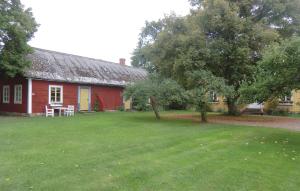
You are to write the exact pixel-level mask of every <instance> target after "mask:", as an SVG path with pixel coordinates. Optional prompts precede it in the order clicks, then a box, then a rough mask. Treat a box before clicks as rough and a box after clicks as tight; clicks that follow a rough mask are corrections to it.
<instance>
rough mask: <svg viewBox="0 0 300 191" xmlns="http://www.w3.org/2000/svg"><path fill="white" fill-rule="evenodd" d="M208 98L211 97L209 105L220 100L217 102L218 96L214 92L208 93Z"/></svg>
mask: <svg viewBox="0 0 300 191" xmlns="http://www.w3.org/2000/svg"><path fill="white" fill-rule="evenodd" d="M210 96H211V103H218V102H219V101H220V100H219V97H218V94H217V93H216V92H214V91H212V92H211V93H210ZM215 96H216V98H217V99H216V100H214V97H215Z"/></svg>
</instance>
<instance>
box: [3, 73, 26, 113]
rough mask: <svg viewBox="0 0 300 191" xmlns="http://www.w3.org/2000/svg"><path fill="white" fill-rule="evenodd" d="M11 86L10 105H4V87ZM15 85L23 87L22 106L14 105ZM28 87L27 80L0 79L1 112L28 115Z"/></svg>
mask: <svg viewBox="0 0 300 191" xmlns="http://www.w3.org/2000/svg"><path fill="white" fill-rule="evenodd" d="M6 85H9V90H10V92H9V95H10V96H9V97H10V98H9V103H3V99H2V96H3V86H6ZM15 85H22V104H14V91H15V87H14V86H15ZM27 85H28V81H27V79H25V78H21V77H18V78H14V79H3V78H0V112H13V113H26V112H27Z"/></svg>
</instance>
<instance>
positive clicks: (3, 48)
mask: <svg viewBox="0 0 300 191" xmlns="http://www.w3.org/2000/svg"><path fill="white" fill-rule="evenodd" d="M37 27H38V24H37V23H36V21H35V19H34V18H33V14H32V12H31V9H25V8H24V6H23V5H22V4H21V2H20V0H0V74H1V75H5V76H9V77H14V76H15V75H17V74H21V73H22V72H23V70H24V68H26V67H28V66H29V64H30V63H29V61H28V60H26V57H25V56H26V55H27V54H28V53H30V52H31V48H30V46H29V45H27V42H28V41H29V40H30V39H31V38H32V37H33V34H34V33H35V32H36V30H37Z"/></svg>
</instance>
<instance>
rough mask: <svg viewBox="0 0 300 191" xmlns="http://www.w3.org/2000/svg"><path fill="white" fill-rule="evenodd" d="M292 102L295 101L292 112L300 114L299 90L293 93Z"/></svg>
mask: <svg viewBox="0 0 300 191" xmlns="http://www.w3.org/2000/svg"><path fill="white" fill-rule="evenodd" d="M292 101H293V107H292V109H291V112H293V113H300V91H299V90H298V91H293V92H292Z"/></svg>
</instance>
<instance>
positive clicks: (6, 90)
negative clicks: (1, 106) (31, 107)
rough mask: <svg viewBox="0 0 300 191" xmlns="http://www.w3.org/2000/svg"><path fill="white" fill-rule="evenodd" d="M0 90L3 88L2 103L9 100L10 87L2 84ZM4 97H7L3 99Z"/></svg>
mask: <svg viewBox="0 0 300 191" xmlns="http://www.w3.org/2000/svg"><path fill="white" fill-rule="evenodd" d="M2 90H3V92H2V103H9V101H10V87H9V85H5V86H3V88H2ZM6 94H7V95H6ZM5 98H7V99H5Z"/></svg>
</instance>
